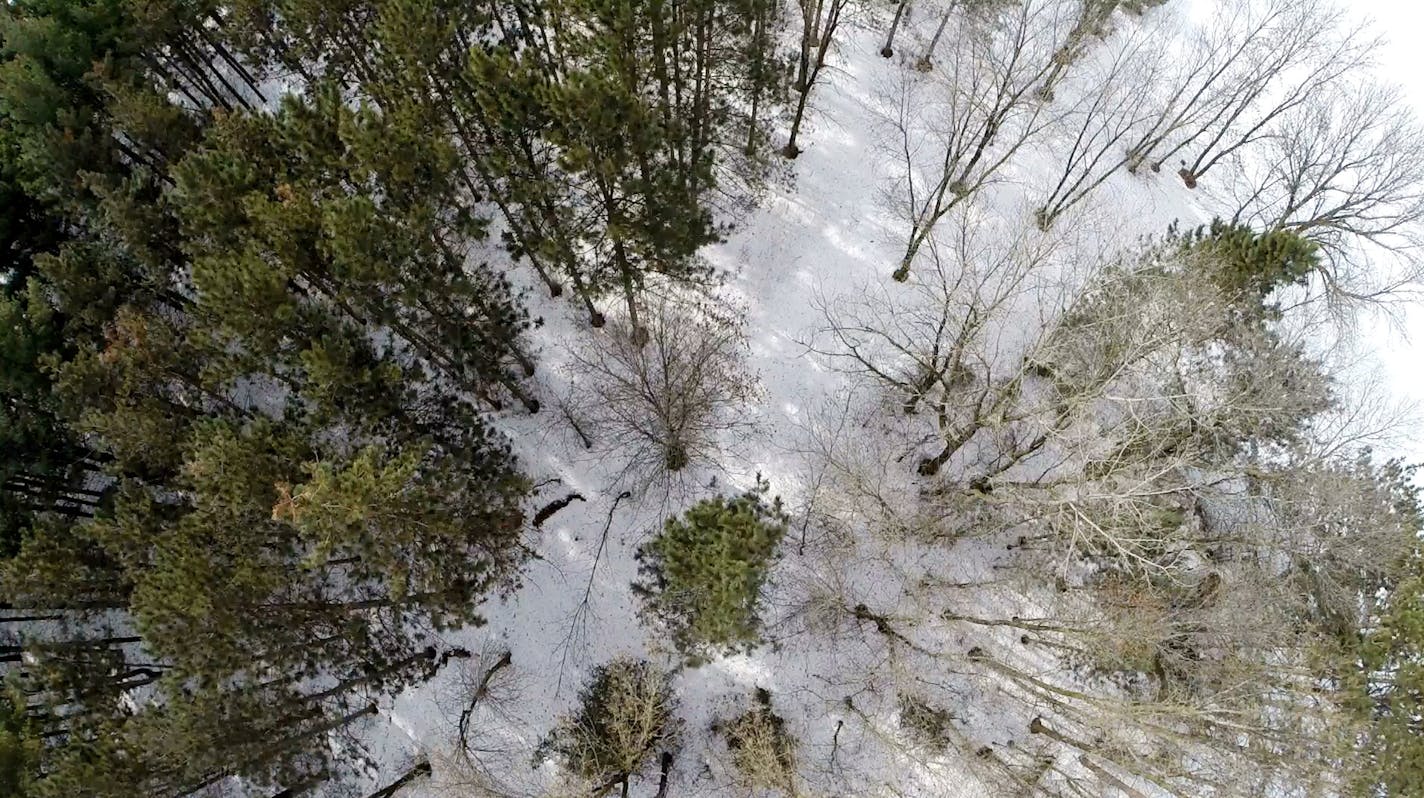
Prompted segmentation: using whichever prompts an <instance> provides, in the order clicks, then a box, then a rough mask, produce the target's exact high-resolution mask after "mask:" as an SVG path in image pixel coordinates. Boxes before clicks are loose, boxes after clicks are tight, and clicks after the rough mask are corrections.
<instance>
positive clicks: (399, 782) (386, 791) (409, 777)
mask: <svg viewBox="0 0 1424 798" xmlns="http://www.w3.org/2000/svg"><path fill="white" fill-rule="evenodd" d="M428 775H430V763H429V762H421V763H420V764H418V765H416V766H415V767H413V768H411V769H410V770H407V771H406V772H405V773H403V774H402V775H401V777H400V778H398V779H396V780H395V781H393V782H391V783H390V784H389V785H387V786H385V787H382V788H381V789H379V790H376V791H375V792H373V793H371V794H370V795H368V796H366V798H391V796H393V795H395V794H396V793H398V792H400V790H401V788H403V787H405V786H406V785H407V784H409V783H411V782H412V781H415V780H416V779H418V778H420V777H421V776H428Z"/></svg>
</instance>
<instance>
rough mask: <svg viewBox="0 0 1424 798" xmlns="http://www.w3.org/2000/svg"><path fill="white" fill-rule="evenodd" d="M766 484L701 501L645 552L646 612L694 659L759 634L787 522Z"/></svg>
mask: <svg viewBox="0 0 1424 798" xmlns="http://www.w3.org/2000/svg"><path fill="white" fill-rule="evenodd" d="M766 488H767V485H766V483H764V482H761V483H758V486H757V489H756V490H753V491H750V492H748V493H746V494H743V495H742V496H738V497H737V498H734V499H727V498H724V497H721V496H718V497H717V498H714V499H707V500H704V501H701V502H698V503H697V504H695V505H693V506H692V507H691V508H689V509H688V510H687V511H686V512H685V513H683V515H682V516H681V517H679V518H669V519H668V520H667V523H666V525H665V526H664V527H663V530H662V532H661V533H659V534H658V535H657V537H655V538H653V539H652V540H650V541H648V542H647V543H646V544H644V545H643V547H642V548H641V549H639V551H638V559H639V562H640V564H641V565H640V568H639V570H640V572H641V574H642V575H643V580H642V581H640V582H638V583H637V584H635V585H634V586H633V588H634V591H635V592H636V593H638V595H640V596H641V597H642V598H643V601H644V612H645V614H646V615H647V616H650V617H651V618H653V619H655V620H656V622H658V623H661V624H663V625H664V626H665V627H666V629H667V631H668V633H669V635H670V637H671V639H672V641H673V643H674V645H676V646H677V649H678V651H680V652H682V653H683V654H684V655H685V656H687V657H688V658H689V660H691V661H700V660H701V658H702V657H703V656H705V655H708V654H715V653H718V652H726V653H730V652H733V651H737V650H743V649H747V648H750V647H752V646H753V645H755V644H756V642H757V641H758V639H759V633H760V629H761V617H760V614H759V612H758V603H759V599H760V596H761V589H762V585H763V584H764V583H765V582H766V577H767V572H768V571H769V570H770V568H771V562H772V558H773V557H774V556H775V554H776V549H777V546H778V545H779V544H780V542H781V538H782V536H783V535H785V534H786V522H787V518H786V516H785V514H783V513H782V511H781V500H780V499H777V500H775V501H773V502H772V503H771V504H769V505H768V504H767V503H766V502H765V501H764V493H765V491H766Z"/></svg>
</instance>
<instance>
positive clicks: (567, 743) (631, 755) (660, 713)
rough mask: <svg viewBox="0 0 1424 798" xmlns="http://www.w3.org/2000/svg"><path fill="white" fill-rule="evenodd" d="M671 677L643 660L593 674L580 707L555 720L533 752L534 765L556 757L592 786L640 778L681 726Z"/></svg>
mask: <svg viewBox="0 0 1424 798" xmlns="http://www.w3.org/2000/svg"><path fill="white" fill-rule="evenodd" d="M676 708H677V707H676V700H675V698H674V697H673V692H672V685H671V681H670V677H669V676H668V675H667V674H666V673H663V672H661V671H658V670H656V669H654V668H653V666H652V665H651V664H650V663H648V662H646V661H641V660H634V659H628V658H620V659H615V660H613V661H612V662H609V663H607V664H605V665H602V666H600V667H598V668H597V669H595V670H594V672H593V676H592V678H591V679H590V680H589V682H588V684H587V685H585V686H584V688H583V691H582V692H580V693H579V707H578V710H577V711H576V712H575V713H573V714H572V715H566V716H564V717H563V718H560V719H559V722H558V723H557V724H555V726H554V728H553V730H552V731H550V732H549V735H548V736H547V737H545V738H544V740H543V741H542V742H540V744H539V748H538V750H537V751H536V752H535V764H536V765H537V764H538V763H539V762H540V761H542V760H544V759H546V758H548V757H549V756H550V755H557V756H559V757H560V758H561V759H562V760H563V763H564V767H565V768H567V769H568V771H569V772H570V773H571V774H573V775H574V776H576V777H577V778H579V779H581V780H583V781H584V782H586V783H588V784H590V785H595V786H598V785H605V784H615V783H618V782H620V781H624V780H626V779H627V778H628V777H629V776H631V775H633V774H635V773H639V772H642V770H643V768H644V767H646V766H647V765H648V764H649V763H650V762H651V761H652V759H653V757H654V755H655V754H656V753H657V751H658V749H660V748H667V747H670V746H671V745H673V744H674V743H675V741H676V739H677V735H678V731H679V729H680V722H679V721H678V720H677V718H676V717H675V714H674V713H675V711H676Z"/></svg>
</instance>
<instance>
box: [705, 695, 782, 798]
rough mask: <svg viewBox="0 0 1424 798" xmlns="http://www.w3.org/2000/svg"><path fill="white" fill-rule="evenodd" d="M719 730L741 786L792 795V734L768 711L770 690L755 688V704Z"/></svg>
mask: <svg viewBox="0 0 1424 798" xmlns="http://www.w3.org/2000/svg"><path fill="white" fill-rule="evenodd" d="M723 733H724V735H725V737H726V740H727V750H729V751H731V753H732V765H733V766H734V767H736V769H737V776H738V780H739V781H740V782H741V784H742V786H743V787H745V788H746V789H748V790H779V791H782V792H784V793H786V794H787V795H792V796H794V795H796V738H794V737H792V736H791V734H790V733H789V732H787V731H786V721H785V720H783V719H782V717H781V716H780V715H777V714H776V713H775V712H773V711H771V693H769V692H767V691H766V690H760V689H759V690H757V694H756V705H755V706H753V707H752V708H751V709H749V710H747V711H746V712H743V713H742V714H741V715H739V716H738V717H737V718H736V719H735V720H733V721H732V722H731V723H729V724H727V727H726V729H725V730H724V732H723Z"/></svg>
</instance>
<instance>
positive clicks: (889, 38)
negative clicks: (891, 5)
mask: <svg viewBox="0 0 1424 798" xmlns="http://www.w3.org/2000/svg"><path fill="white" fill-rule="evenodd" d="M909 5H910V0H900V5H898V6H896V7H895V19H893V20H891V22H890V33H889V34H887V35H886V36H885V46H884V47H881V48H880V55H881V56H883V57H885V58H889V57H890V56H892V55H894V54H895V31H897V30H899V28H900V20H901V19H903V18H904V16H905V9H906V8H908V7H909Z"/></svg>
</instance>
